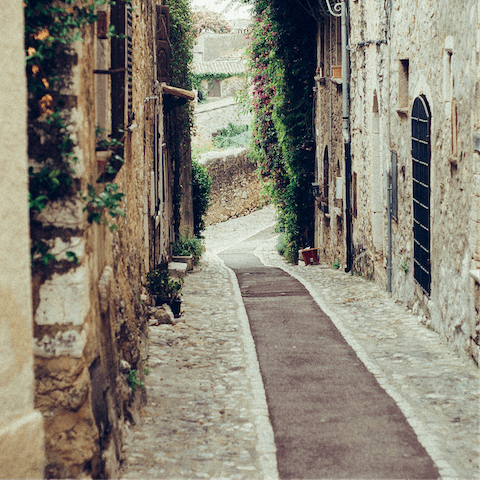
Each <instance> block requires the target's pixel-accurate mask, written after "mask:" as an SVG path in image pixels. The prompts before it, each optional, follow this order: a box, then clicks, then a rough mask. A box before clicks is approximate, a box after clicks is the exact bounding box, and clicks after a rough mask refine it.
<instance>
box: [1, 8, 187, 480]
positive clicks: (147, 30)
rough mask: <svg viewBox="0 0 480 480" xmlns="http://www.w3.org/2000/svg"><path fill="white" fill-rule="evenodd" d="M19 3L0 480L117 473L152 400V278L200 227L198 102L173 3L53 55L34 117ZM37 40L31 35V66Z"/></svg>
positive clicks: (11, 110)
mask: <svg viewBox="0 0 480 480" xmlns="http://www.w3.org/2000/svg"><path fill="white" fill-rule="evenodd" d="M23 6H24V5H23V2H20V1H19V0H15V1H14V2H11V5H10V6H9V7H7V15H6V16H5V15H4V16H3V17H2V21H1V22H2V30H1V33H0V45H1V46H2V53H1V54H0V55H1V59H2V69H1V73H0V78H1V80H2V84H3V85H4V86H5V94H6V95H5V96H4V97H3V98H2V101H1V103H0V105H1V108H0V115H1V125H2V134H1V137H0V142H1V143H0V152H1V153H0V155H1V156H0V158H1V163H2V171H3V172H4V175H3V178H2V182H1V188H0V195H1V198H2V199H3V201H2V205H4V206H5V205H7V207H5V208H4V215H3V216H2V229H1V235H0V242H1V246H2V248H1V251H2V252H3V253H2V254H1V256H0V263H1V267H2V268H1V276H0V279H1V283H0V296H1V297H2V303H1V305H2V307H3V308H2V310H3V313H2V320H1V324H0V328H1V331H2V335H0V341H1V342H3V343H2V346H3V347H4V348H2V353H1V356H2V365H3V366H4V370H5V371H4V375H2V393H1V395H2V402H1V403H2V407H1V408H0V418H1V420H2V428H1V430H0V447H1V448H0V456H1V459H2V461H1V462H0V476H2V478H27V477H28V478H42V477H43V478H78V477H81V478H83V477H91V478H105V477H114V476H115V475H116V472H117V468H118V465H119V462H120V461H121V460H122V444H123V435H124V431H125V422H126V421H135V419H137V418H138V412H139V406H140V405H141V404H142V403H144V402H145V398H146V397H145V391H144V389H142V388H141V381H142V379H143V376H144V367H143V364H144V361H145V360H146V358H147V354H148V352H147V328H146V311H145V307H146V305H147V304H148V301H149V296H148V294H147V293H148V292H147V290H146V275H147V273H148V272H149V271H150V270H151V269H152V268H156V267H157V266H158V265H159V264H162V263H165V262H167V261H168V260H169V259H170V257H171V251H170V250H171V243H172V242H173V241H174V240H175V239H176V237H177V236H178V234H179V232H180V231H184V232H185V231H193V213H192V197H191V191H190V184H191V159H190V153H189V152H190V145H189V139H188V138H179V135H178V131H179V129H178V128H177V127H178V125H177V116H178V107H179V105H181V104H182V103H185V102H186V101H190V100H192V99H193V98H194V94H193V92H188V91H185V90H182V89H179V88H176V86H175V85H169V81H170V68H169V55H170V53H171V52H170V51H169V48H170V46H169V45H170V44H169V38H168V36H169V10H168V7H165V6H162V5H161V3H160V2H158V1H155V0H133V1H132V2H131V3H130V2H124V1H117V2H114V3H113V4H112V5H108V6H107V5H102V6H99V7H98V11H97V14H98V16H99V19H98V21H97V22H95V23H94V24H87V25H86V26H84V27H83V28H82V31H81V34H82V41H77V42H74V43H71V44H66V45H67V46H65V47H62V48H61V49H60V50H58V51H57V52H56V55H57V58H56V63H57V67H56V71H57V72H59V76H58V78H55V79H53V80H50V79H49V80H48V81H47V79H46V78H44V79H43V80H42V81H43V85H44V86H45V88H46V95H44V97H42V98H41V100H40V101H37V100H38V99H37V98H36V97H35V90H34V89H32V88H30V86H29V90H28V107H27V84H26V82H25V63H24V62H25V54H24V50H23V48H24V35H23V22H22V9H23ZM132 7H133V8H132ZM25 8H33V7H32V5H29V6H28V5H27V6H25ZM71 12H74V11H73V10H71ZM4 13H5V12H4ZM67 14H68V11H67ZM109 25H114V26H115V32H116V34H117V35H116V36H111V35H109V31H110V30H109ZM3 27H5V30H4V28H3ZM4 32H5V33H4ZM42 32H47V29H43V30H39V31H38V32H34V33H33V34H31V35H29V36H27V37H25V40H26V43H27V44H26V45H25V48H26V49H27V50H28V55H29V56H32V53H31V52H33V53H34V52H35V50H36V49H39V48H40V47H39V45H40V42H42V41H45V39H46V38H47V36H46V35H43V33H42ZM47 33H48V32H47ZM7 58H8V61H7V60H6V59H7ZM31 65H32V64H31V63H30V64H27V78H29V81H31V80H32V79H33V81H36V78H35V76H36V75H37V74H38V75H40V74H43V71H42V70H41V69H40V68H38V67H36V66H35V64H33V65H34V67H32V66H31ZM41 67H42V68H43V65H41ZM32 72H33V74H32ZM39 72H40V73H39ZM39 78H40V77H39ZM13 102H14V104H13ZM39 114H41V115H39ZM57 126H58V129H57V130H55V128H57ZM27 129H28V139H27V135H26V132H27ZM185 145H186V147H185ZM69 146H72V151H71V153H68V148H69ZM180 148H186V149H187V153H185V152H184V151H180ZM27 151H28V153H27ZM59 152H60V153H59ZM62 152H63V153H62ZM27 160H28V166H29V168H30V170H29V173H28V174H27ZM67 161H68V163H66V162H67ZM45 172H46V173H45ZM28 176H30V203H31V205H32V204H36V205H37V208H31V210H30V232H29V228H28V215H29V214H28V202H27V193H28V192H27V184H28ZM52 178H55V182H50V180H49V179H52ZM65 179H67V180H68V181H67V180H65ZM46 185H48V186H49V187H48V188H50V190H49V191H46V189H47V187H46ZM58 185H60V186H61V187H62V188H60V187H59V188H57V187H58ZM38 193H40V194H41V195H38ZM120 193H121V194H123V196H122V195H120ZM45 198H46V199H45ZM7 199H8V200H7ZM12 199H13V200H14V201H12ZM47 200H48V201H47ZM42 202H45V205H42V207H38V205H40V204H42ZM120 209H121V210H120ZM121 212H123V216H122V215H121V214H120V213H121ZM110 213H113V216H112V215H110ZM5 226H8V228H4V227H5ZM29 253H31V255H32V257H31V260H30V255H29ZM30 262H31V275H30ZM34 408H35V409H36V410H34ZM42 417H43V418H42ZM4 457H5V458H4Z"/></svg>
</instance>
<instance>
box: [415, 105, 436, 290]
mask: <svg viewBox="0 0 480 480" xmlns="http://www.w3.org/2000/svg"><path fill="white" fill-rule="evenodd" d="M430 159H431V149H430V109H429V106H428V103H427V102H426V99H425V98H424V97H423V96H421V97H417V98H416V99H415V102H414V104H413V109H412V167H413V238H414V277H415V280H416V281H417V282H418V283H419V284H420V286H421V287H422V289H423V290H424V292H425V293H426V294H427V295H430V286H431V277H432V274H431V265H430Z"/></svg>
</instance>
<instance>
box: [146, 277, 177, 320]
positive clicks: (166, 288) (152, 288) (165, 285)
mask: <svg viewBox="0 0 480 480" xmlns="http://www.w3.org/2000/svg"><path fill="white" fill-rule="evenodd" d="M147 282H148V290H149V292H150V294H151V295H152V296H154V297H155V305H157V306H160V305H163V304H164V303H167V304H168V305H170V307H171V309H172V312H173V314H174V316H175V318H178V317H179V316H180V304H181V303H182V299H181V297H180V296H181V293H180V291H181V289H182V285H183V278H179V279H178V280H176V279H175V278H172V277H171V276H170V274H169V273H168V270H167V269H163V270H152V271H151V272H149V273H148V274H147Z"/></svg>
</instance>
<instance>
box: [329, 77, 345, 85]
mask: <svg viewBox="0 0 480 480" xmlns="http://www.w3.org/2000/svg"><path fill="white" fill-rule="evenodd" d="M330 80H331V81H332V82H333V83H336V84H337V85H341V84H342V83H343V80H342V79H341V78H331V79H330Z"/></svg>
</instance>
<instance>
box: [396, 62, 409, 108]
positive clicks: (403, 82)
mask: <svg viewBox="0 0 480 480" xmlns="http://www.w3.org/2000/svg"><path fill="white" fill-rule="evenodd" d="M408 71H409V61H408V59H406V60H400V62H399V65H398V108H399V109H408Z"/></svg>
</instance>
